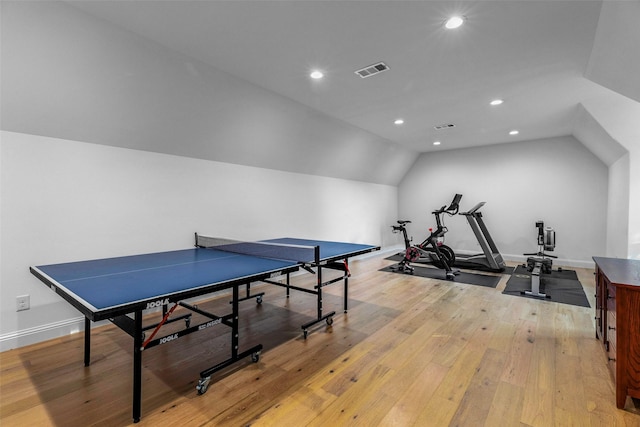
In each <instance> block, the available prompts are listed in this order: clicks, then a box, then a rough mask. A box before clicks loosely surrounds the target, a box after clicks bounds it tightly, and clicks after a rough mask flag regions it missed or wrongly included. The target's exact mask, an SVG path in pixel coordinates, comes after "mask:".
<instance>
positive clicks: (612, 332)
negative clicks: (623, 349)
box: [607, 311, 618, 347]
mask: <svg viewBox="0 0 640 427" xmlns="http://www.w3.org/2000/svg"><path fill="white" fill-rule="evenodd" d="M616 324H617V321H616V313H615V312H611V311H607V341H608V342H609V345H610V346H611V345H613V346H615V347H617V341H618V338H617V336H618V334H617V333H616Z"/></svg>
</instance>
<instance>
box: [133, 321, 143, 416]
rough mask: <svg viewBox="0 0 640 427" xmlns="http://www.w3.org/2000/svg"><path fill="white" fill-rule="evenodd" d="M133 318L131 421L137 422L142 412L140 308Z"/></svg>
mask: <svg viewBox="0 0 640 427" xmlns="http://www.w3.org/2000/svg"><path fill="white" fill-rule="evenodd" d="M133 320H134V328H133V329H134V334H133V422H134V423H137V422H139V421H140V414H141V412H142V410H141V409H142V310H136V311H135V313H134V318H133Z"/></svg>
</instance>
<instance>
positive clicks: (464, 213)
mask: <svg viewBox="0 0 640 427" xmlns="http://www.w3.org/2000/svg"><path fill="white" fill-rule="evenodd" d="M485 203H487V202H480V203H478V204H477V205H475V206H474V207H472V208H471V209H469V211H468V212H460V215H473V214H474V213H476V212H477V211H478V210H480V208H481V207H483V206H484V205H485Z"/></svg>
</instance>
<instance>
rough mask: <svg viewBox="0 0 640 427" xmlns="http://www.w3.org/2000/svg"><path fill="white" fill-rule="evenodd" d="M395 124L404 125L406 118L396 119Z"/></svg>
mask: <svg viewBox="0 0 640 427" xmlns="http://www.w3.org/2000/svg"><path fill="white" fill-rule="evenodd" d="M393 124H395V125H402V124H404V120H402V119H396V121H395V122H393Z"/></svg>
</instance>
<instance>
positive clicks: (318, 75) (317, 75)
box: [309, 70, 324, 80]
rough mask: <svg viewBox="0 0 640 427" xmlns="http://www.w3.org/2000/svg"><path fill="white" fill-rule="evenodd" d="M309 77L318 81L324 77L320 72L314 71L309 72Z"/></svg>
mask: <svg viewBox="0 0 640 427" xmlns="http://www.w3.org/2000/svg"><path fill="white" fill-rule="evenodd" d="M309 77H311V78H312V79H315V80H318V79H321V78H323V77H324V73H323V72H322V71H320V70H314V71H312V72H311V74H309Z"/></svg>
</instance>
